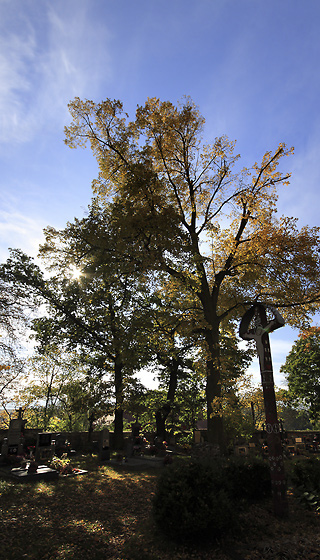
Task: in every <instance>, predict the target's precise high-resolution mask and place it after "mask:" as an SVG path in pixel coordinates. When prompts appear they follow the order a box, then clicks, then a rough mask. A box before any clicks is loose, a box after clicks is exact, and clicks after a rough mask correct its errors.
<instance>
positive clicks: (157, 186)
mask: <svg viewBox="0 0 320 560" xmlns="http://www.w3.org/2000/svg"><path fill="white" fill-rule="evenodd" d="M69 108H70V112H71V116H72V123H71V125H70V126H69V127H67V128H66V143H67V145H69V146H70V147H72V148H75V147H77V146H82V147H85V146H86V145H87V144H90V146H91V149H92V151H93V154H94V156H95V157H96V159H97V162H98V165H99V176H98V178H97V179H96V180H94V181H93V191H94V198H93V200H92V204H91V206H90V208H89V209H88V212H87V215H86V216H85V217H84V218H82V219H75V220H74V221H73V222H72V223H68V224H67V225H66V227H65V228H64V229H62V230H56V229H54V228H53V227H48V228H47V229H46V230H45V243H44V244H43V245H42V246H41V247H40V258H41V260H42V263H43V268H40V267H39V266H37V265H36V264H35V262H34V260H33V259H32V258H30V257H28V256H27V255H25V254H24V253H22V252H21V251H20V250H13V251H12V252H11V256H10V258H9V259H8V260H7V262H6V263H4V264H3V265H2V266H1V269H0V279H1V282H2V285H3V286H2V287H3V294H4V295H3V299H2V300H1V302H0V304H1V317H0V319H1V322H2V326H3V329H4V332H6V333H7V335H8V336H9V337H10V336H11V335H12V333H13V331H14V323H15V321H16V319H18V318H19V317H21V316H22V315H23V313H24V314H26V313H29V314H30V313H34V311H35V310H36V309H37V310H38V313H37V316H36V318H33V320H32V321H31V325H30V326H31V328H32V331H33V336H34V338H35V342H36V353H35V356H34V358H33V359H32V360H31V361H30V362H29V363H28V369H27V370H25V372H27V373H28V378H27V380H26V384H25V386H24V387H23V386H22V387H19V390H18V391H19V393H17V392H16V391H17V390H15V389H14V378H13V377H14V375H15V374H14V373H13V372H14V371H16V369H15V367H13V362H12V363H11V365H10V369H6V368H7V367H8V364H7V362H6V360H7V357H8V354H6V356H5V352H4V350H3V352H4V353H3V365H4V368H3V369H2V371H1V374H2V379H3V386H4V388H5V387H7V388H9V385H10V383H11V387H12V391H13V393H14V394H15V395H17V394H19V398H20V402H21V403H24V404H25V406H26V407H28V410H29V411H31V409H32V410H33V414H34V417H33V419H31V417H30V422H37V421H38V422H39V421H40V420H39V418H41V422H42V423H43V426H45V427H48V428H49V427H50V429H51V426H53V423H54V421H55V420H54V419H55V418H57V419H58V420H57V421H59V422H60V421H63V422H65V425H66V426H67V425H69V427H70V428H71V427H73V429H74V428H75V427H76V426H80V425H81V422H82V423H83V422H88V426H89V430H92V427H93V424H94V422H95V421H97V419H98V418H101V417H102V416H106V415H107V414H109V413H110V412H113V413H114V432H115V442H116V445H117V446H118V447H121V446H122V445H123V427H124V424H123V414H124V411H125V410H128V411H129V409H131V411H133V412H134V413H135V414H139V415H140V416H141V415H146V422H149V419H148V418H147V417H148V414H150V413H151V414H152V415H153V418H154V421H155V423H156V430H157V433H158V435H159V437H162V438H164V437H165V435H166V427H167V425H169V423H170V422H171V424H172V425H173V426H174V424H175V422H176V419H177V418H179V422H180V431H181V426H183V425H186V426H188V429H191V428H192V427H193V425H194V422H195V420H196V419H197V418H198V417H201V416H203V414H204V409H205V417H206V419H207V424H208V440H209V442H210V443H212V444H216V445H219V446H220V447H221V448H223V447H224V446H225V441H226V437H227V436H228V433H229V432H230V433H233V432H234V431H236V430H237V429H238V431H239V430H240V431H241V430H242V427H241V426H242V424H243V425H245V423H246V421H247V420H248V418H250V414H249V415H248V414H247V412H248V410H249V409H250V410H251V411H252V410H253V411H255V412H254V414H255V415H256V416H255V419H256V421H257V418H258V416H257V410H258V405H257V403H256V406H255V405H254V399H255V398H256V397H257V398H258V394H259V391H258V390H255V391H253V392H252V390H248V389H247V391H242V390H241V384H242V380H243V375H244V373H245V371H246V369H247V367H248V365H249V363H250V360H251V357H252V352H253V348H252V347H250V346H248V348H247V349H245V350H244V349H243V348H241V347H239V345H238V339H237V329H238V323H239V319H240V318H241V316H242V315H243V313H244V311H245V310H246V309H247V307H248V306H249V305H251V304H252V302H253V301H257V300H259V301H262V302H264V303H265V304H267V305H268V304H269V305H272V306H275V307H278V308H281V313H282V314H283V315H284V316H285V318H286V321H287V323H288V324H290V325H293V326H298V327H301V326H302V327H304V326H307V325H308V322H309V321H310V318H311V317H312V315H313V314H314V313H315V312H317V310H318V308H319V302H320V274H319V272H320V270H319V268H320V267H319V251H320V243H319V228H309V227H304V228H302V229H301V230H299V229H298V226H297V221H296V220H295V219H293V218H287V217H281V218H278V216H277V213H276V200H277V189H278V188H280V187H283V186H286V185H288V183H289V174H287V173H285V172H282V171H281V170H279V168H281V164H282V159H283V157H284V156H287V155H289V154H290V153H291V152H292V150H288V149H287V148H286V146H285V145H284V144H280V145H279V147H278V148H277V149H276V150H275V151H274V152H271V151H268V152H266V153H265V154H264V156H263V158H262V160H261V163H259V164H258V163H254V164H253V166H252V167H251V168H250V169H247V168H244V169H241V170H237V165H238V160H239V156H238V155H235V153H234V150H235V143H234V142H230V141H229V140H228V138H227V137H225V136H222V137H220V138H216V139H215V140H214V142H213V143H212V144H205V143H204V142H203V139H202V134H203V130H204V129H203V127H204V119H203V117H202V116H201V115H200V113H199V111H198V109H197V107H196V106H195V105H194V104H193V102H192V101H191V100H190V99H188V98H186V99H184V100H183V101H182V103H181V104H180V105H178V106H174V105H173V104H172V103H170V102H160V101H159V100H158V99H148V100H147V102H146V104H145V105H144V106H142V107H138V108H137V112H136V118H135V120H133V121H129V117H128V115H126V113H125V112H124V110H123V107H122V104H121V103H120V102H119V101H112V100H109V99H107V100H106V101H104V102H102V103H94V102H92V101H88V100H85V101H81V100H80V99H78V98H76V99H75V100H74V101H73V102H72V103H70V106H69ZM287 188H288V187H287ZM26 310H28V311H26ZM42 311H43V313H42ZM11 338H12V336H11ZM7 346H8V348H9V347H10V348H11V347H12V346H10V345H7ZM11 357H12V359H13V354H11ZM287 365H288V364H287ZM288 367H289V365H288ZM141 369H145V370H149V371H150V375H152V370H155V371H156V374H157V376H158V378H159V382H160V388H159V390H158V391H148V390H146V389H145V388H144V387H143V386H141V384H140V383H138V382H137V380H136V374H137V373H138V372H139V371H141ZM6 376H7V379H8V384H7V385H6ZM288 379H289V381H290V375H289V378H288ZM290 383H291V381H290ZM291 385H292V388H293V387H295V388H296V387H297V386H299V387H300V388H301V387H302V384H300V385H299V384H298V385H296V384H291ZM250 391H251V392H250ZM289 392H290V391H289ZM294 392H297V391H296V389H294V390H293V392H292V391H291V392H290V395H289V397H288V395H287V394H285V393H284V392H282V393H281V395H280V393H279V399H280V401H279V402H283V407H284V409H287V408H288V406H289V402H290V401H289V400H288V398H290V399H292V395H293V393H294ZM7 394H8V391H7ZM191 395H193V397H192V398H191ZM246 395H247V396H246ZM250 395H251V397H250ZM0 396H1V393H0ZM248 396H249V398H251V400H250V407H249V406H248V402H249V401H246V398H247V397H248ZM281 399H282V401H281ZM258 400H259V399H258ZM35 402H38V403H39V407H40V408H39V411H38V412H37V408H36V407H35V406H34V403H35ZM308 402H309V401H308V400H307V399H306V398H305V399H304V400H303V401H302V402H299V403H298V405H297V406H298V409H295V410H296V412H295V414H296V416H299V418H300V417H301V418H302V416H303V411H304V408H303V406H304V405H306V404H307V403H308ZM251 403H253V406H251ZM299 407H300V408H299ZM301 407H302V408H301ZM291 408H292V407H291ZM314 410H315V411H316V413H315V414H314ZM30 414H31V412H30ZM37 414H38V416H37ZM188 415H189V416H188ZM301 415H302V416H301ZM62 418H64V420H62ZM84 418H85V420H84ZM312 420H314V421H316V420H317V408H315V409H312ZM150 421H151V420H150ZM248 422H249V423H250V425H251V426H252V424H253V422H252V416H251V419H250V420H248ZM68 423H69V424H68ZM82 425H83V424H82ZM232 426H233V428H232ZM237 427H238V428H237ZM232 430H233V432H232Z"/></svg>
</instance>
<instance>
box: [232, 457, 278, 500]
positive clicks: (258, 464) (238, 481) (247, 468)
mask: <svg viewBox="0 0 320 560" xmlns="http://www.w3.org/2000/svg"><path fill="white" fill-rule="evenodd" d="M224 485H225V487H226V488H228V491H229V493H230V495H231V496H232V498H233V499H234V500H236V501H238V500H247V501H258V500H263V499H265V498H267V497H269V496H271V477H270V467H269V464H268V463H267V462H266V461H262V460H260V459H257V458H252V459H232V460H230V461H229V462H228V463H227V465H226V467H225V469H224Z"/></svg>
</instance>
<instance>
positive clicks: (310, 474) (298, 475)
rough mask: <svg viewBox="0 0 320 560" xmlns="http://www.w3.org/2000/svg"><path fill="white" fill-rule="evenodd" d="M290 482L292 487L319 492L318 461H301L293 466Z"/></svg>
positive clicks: (319, 463) (319, 471)
mask: <svg viewBox="0 0 320 560" xmlns="http://www.w3.org/2000/svg"><path fill="white" fill-rule="evenodd" d="M291 480H292V483H293V484H294V486H296V487H302V488H304V489H305V490H310V491H315V492H318V493H319V492H320V461H319V459H313V458H312V459H303V460H300V461H298V462H296V463H294V464H293V466H292V472H291Z"/></svg>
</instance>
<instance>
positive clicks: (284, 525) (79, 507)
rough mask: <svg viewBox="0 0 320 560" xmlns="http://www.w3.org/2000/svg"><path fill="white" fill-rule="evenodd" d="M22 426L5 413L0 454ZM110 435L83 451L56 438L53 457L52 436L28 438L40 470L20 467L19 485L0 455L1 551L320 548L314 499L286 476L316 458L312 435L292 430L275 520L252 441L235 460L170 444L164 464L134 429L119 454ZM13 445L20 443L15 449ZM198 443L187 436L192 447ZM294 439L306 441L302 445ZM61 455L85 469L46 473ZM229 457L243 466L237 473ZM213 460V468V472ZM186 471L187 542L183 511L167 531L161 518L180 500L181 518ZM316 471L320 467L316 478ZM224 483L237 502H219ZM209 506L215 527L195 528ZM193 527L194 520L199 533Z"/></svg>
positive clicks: (202, 554) (311, 552)
mask: <svg viewBox="0 0 320 560" xmlns="http://www.w3.org/2000/svg"><path fill="white" fill-rule="evenodd" d="M15 420H19V418H17V419H15ZM20 422H21V420H20ZM20 428H21V423H20V424H19V423H18V422H17V421H16V422H14V421H13V424H12V426H11V429H10V428H9V430H8V433H7V438H4V439H5V440H7V441H4V443H3V444H2V450H1V456H2V459H3V454H4V453H6V452H7V451H6V450H7V449H8V451H9V449H10V453H12V454H13V455H15V452H14V451H15V449H17V453H18V452H19V453H20V452H21V446H23V441H21V440H22V438H21V434H20V433H18V430H20ZM25 434H26V431H25ZM98 435H99V438H100V439H98ZM110 435H111V434H110V433H109V432H108V430H102V431H101V432H99V433H97V434H95V438H94V439H95V440H96V441H97V443H98V446H94V449H92V450H91V452H90V453H88V452H84V449H82V450H81V451H79V450H77V449H73V445H69V444H68V445H67V446H66V447H67V450H66V449H65V447H64V448H63V449H61V447H63V446H62V445H61V446H60V451H58V453H59V455H60V457H58V456H57V455H54V447H55V445H56V441H57V440H55V439H54V438H53V437H52V434H48V433H39V434H38V435H37V440H36V444H35V446H31V447H32V448H33V449H31V450H30V451H31V454H32V455H33V456H34V460H35V461H36V463H37V464H38V465H39V466H38V468H37V471H38V475H37V476H38V478H37V477H36V476H35V474H34V473H30V474H28V476H29V477H30V478H29V480H30V483H29V484H22V485H21V484H19V482H21V479H20V480H19V479H18V478H14V477H12V476H8V471H7V473H6V472H5V469H4V467H3V463H2V466H1V468H0V488H1V496H0V502H1V508H2V512H3V513H2V517H1V519H0V529H1V531H2V539H1V543H0V552H1V554H2V556H1V557H3V558H6V559H7V558H8V560H9V559H17V558H21V557H26V558H30V559H39V560H40V558H53V557H61V558H66V559H67V558H72V559H73V560H78V559H79V558H85V559H86V558H87V559H89V558H90V559H93V560H94V559H98V558H111V559H113V560H119V558H121V559H128V560H130V559H131V560H135V559H137V558H145V559H148V560H151V559H153V558H157V559H159V560H169V558H170V559H171V558H180V559H182V560H189V559H192V558H195V557H197V558H203V559H204V560H205V559H211V558H215V559H217V560H233V559H234V558H236V557H238V558H246V559H248V560H256V558H261V559H262V558H266V559H268V558H271V559H274V560H276V559H279V558H292V559H294V558H297V559H298V558H306V559H316V558H317V556H316V555H315V554H316V552H315V551H317V550H318V548H317V547H319V546H320V539H319V532H318V531H317V530H316V527H317V526H318V524H319V517H318V514H317V511H316V508H315V507H313V508H312V507H307V505H306V504H305V503H303V502H302V501H301V500H300V501H299V500H298V495H297V493H296V489H295V487H294V484H293V480H294V476H296V477H300V479H299V480H300V481H301V480H302V479H303V473H301V471H299V470H298V469H296V470H295V465H296V464H298V465H300V464H309V461H310V460H311V461H312V460H313V459H314V457H319V454H318V452H314V451H313V450H311V448H308V445H309V443H308V442H307V441H306V438H307V437H309V438H310V434H309V436H306V435H301V434H300V437H296V436H297V434H294V435H293V436H292V437H293V438H294V439H295V440H297V439H298V440H302V441H301V442H300V441H296V442H295V446H296V447H295V448H296V449H297V450H298V449H300V453H301V455H291V456H290V457H288V458H287V459H286V470H287V472H290V477H291V479H290V482H289V491H288V500H289V511H290V515H289V517H288V518H285V519H279V518H276V517H275V516H274V513H273V508H272V500H271V494H270V490H269V489H270V480H269V482H268V462H267V461H266V460H265V461H263V460H260V462H259V461H258V462H257V463H255V461H254V460H248V459H249V458H251V459H252V458H254V454H255V451H256V448H253V447H250V446H249V445H248V446H247V451H246V452H245V453H244V454H241V453H240V454H239V455H238V456H236V455H235V456H234V460H235V463H233V462H232V460H230V461H227V462H225V460H224V459H223V458H217V457H215V458H214V457H212V455H208V454H207V455H206V456H205V454H204V453H203V455H202V456H201V457H197V458H193V459H192V458H191V457H190V456H187V455H182V454H179V453H175V452H173V461H172V463H169V464H168V463H166V464H165V461H164V459H165V457H166V452H165V451H164V450H162V451H161V453H160V457H159V455H151V454H149V455H147V454H146V455H143V450H142V449H140V448H137V449H135V450H134V449H133V448H134V447H135V446H136V445H137V441H136V439H135V438H136V437H137V435H136V432H135V430H134V427H133V429H132V433H131V435H130V441H129V443H130V445H128V446H127V449H126V452H127V454H128V452H129V451H130V452H131V456H130V457H129V456H128V455H125V453H123V454H121V453H119V452H116V450H113V449H110V441H111V439H112V437H110ZM258 435H262V434H258ZM286 435H288V434H286ZM128 436H129V434H128ZM290 438H291V435H290ZM258 439H259V438H258ZM260 439H262V438H260ZM71 440H72V437H71V434H68V441H71ZM78 441H80V439H79V438H78ZM64 443H65V439H64ZM290 443H291V441H290ZM19 445H20V447H19V448H17V447H16V448H15V447H13V446H19ZM197 445H198V444H196V443H195V445H194V447H195V448H196V446H197ZM301 445H304V446H305V447H304V448H301V447H300V446H301ZM202 446H203V449H205V448H206V444H205V443H203V444H202ZM137 447H138V446H137ZM58 450H59V447H58ZM61 451H63V453H62V454H61ZM161 455H162V456H161ZM68 460H69V461H70V464H71V465H72V466H73V467H72V468H75V469H78V471H79V472H84V473H85V474H84V475H83V476H71V477H70V476H69V475H68V473H66V474H65V475H63V474H61V471H60V474H58V471H56V475H55V477H52V478H50V477H49V478H47V477H46V476H45V473H44V472H43V469H44V467H43V466H42V465H49V464H52V463H54V462H56V465H57V463H58V462H60V465H63V461H66V463H65V464H68V463H67V461H68ZM237 461H240V463H241V465H242V466H241V473H240V470H239V464H238V463H237ZM28 462H29V461H28V458H27V463H28ZM150 463H153V465H155V464H157V467H158V468H150V466H149V465H150ZM30 464H32V461H30ZM318 464H319V461H318ZM133 465H135V466H133ZM10 468H11V467H10ZM15 468H16V467H14V468H13V470H14V469H15ZM20 468H22V467H20ZM47 468H50V467H47ZM217 468H218V470H219V472H220V474H217ZM248 469H249V470H248ZM50 470H55V469H50ZM189 471H190V474H191V477H192V481H193V483H192V486H191V487H192V488H193V489H194V490H193V491H194V492H195V496H194V498H192V497H191V500H192V501H193V500H195V502H194V503H193V505H192V508H193V511H194V513H195V515H194V518H193V521H192V526H191V527H189V528H188V530H189V531H190V535H192V539H191V540H190V538H189V540H188V538H186V537H185V534H184V532H183V531H182V529H180V527H181V518H180V522H179V525H178V526H176V529H175V534H174V535H173V534H172V530H170V529H169V528H168V526H166V524H165V523H164V522H163V519H162V518H161V513H162V512H163V511H165V512H167V513H166V515H165V519H168V511H169V512H172V513H173V514H174V515H176V514H175V513H174V512H175V511H176V509H177V508H178V510H179V511H180V513H181V515H182V519H183V507H184V506H185V504H186V503H188V502H187V495H189V494H190V486H189V485H190V482H188V478H187V477H188V476H189V474H188V473H189ZM212 473H214V475H212ZM221 473H224V474H223V475H222V474H221ZM239 473H240V474H239ZM319 473H320V471H318V476H319ZM69 474H70V473H69ZM212 476H213V479H212ZM248 477H249V478H248ZM212 480H216V481H217V480H218V481H219V482H218V483H219V489H220V490H218V489H217V487H216V486H215V485H214V486H213V487H212V488H213V489H215V492H214V494H213V495H212V494H211V490H210V491H209V489H210V488H211V486H210V484H211V483H210V484H209V482H210V481H212ZM248 481H249V482H248ZM216 483H217V482H215V484H216ZM176 484H179V488H180V492H182V494H181V498H179V497H178V494H175V493H172V492H168V491H167V490H166V489H168V488H169V487H174V486H175V485H176ZM185 484H187V486H188V488H189V489H188V492H187V494H185V495H184V491H185V489H184V488H186V491H187V487H185V486H184V485H185ZM203 484H205V486H206V488H207V492H206V499H207V500H208V504H210V509H209V510H207V509H206V507H207V506H206V503H205V501H204V502H201V506H200V510H199V511H198V510H197V507H198V508H199V506H197V496H198V495H199V494H198V492H199V489H200V488H201V487H202V485H203ZM231 487H232V494H233V496H234V497H235V498H236V502H235V503H237V504H238V505H237V507H235V506H231V505H228V503H229V502H225V501H224V500H225V498H224V497H223V496H226V495H227V494H228V492H229V491H230V488H231ZM222 488H225V490H224V492H225V494H221V489H222ZM249 490H250V492H249ZM174 496H176V497H174ZM214 496H218V498H214ZM219 496H220V497H219ZM179 500H182V501H181V502H180V501H179ZM216 500H218V501H216ZM221 500H222V501H221ZM199 503H200V502H199ZM232 503H233V502H232ZM159 504H161V507H160V506H159ZM183 504H184V506H183ZM230 504H231V503H230ZM239 504H240V505H241V507H240V509H239V508H238V506H239ZM226 508H227V509H226ZM167 510H168V511H167ZM197 511H198V513H196V512H197ZM223 511H227V512H228V516H227V517H226V518H223V517H222V512H223ZM209 513H210V515H211V518H212V520H215V522H214V523H215V524H214V526H215V527H219V526H220V525H221V523H222V521H221V520H223V519H224V521H223V523H224V525H221V527H222V529H223V530H222V533H220V534H219V533H217V534H213V535H211V536H210V537H209V538H208V536H207V535H206V534H205V532H203V527H202V523H203V522H204V521H205V519H206V516H208V514H209ZM217 515H218V518H217ZM217 519H219V523H217ZM174 521H175V518H173V522H174ZM53 527H55V529H54V530H52V528H53ZM192 528H196V531H197V535H195V534H194V531H192ZM266 528H267V530H266ZM8 529H10V530H8ZM179 530H180V531H182V533H181V535H182V537H183V538H182V540H181V539H180V540H179V538H178V539H177V536H178V537H179V534H180V533H179ZM34 534H36V535H37V539H36V540H35V539H34V538H33V536H32V535H34ZM235 554H238V556H235ZM285 554H287V556H285ZM23 555H24V556H23ZM281 555H282V556H281Z"/></svg>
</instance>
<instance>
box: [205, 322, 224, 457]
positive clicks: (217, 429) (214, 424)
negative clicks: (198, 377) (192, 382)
mask: <svg viewBox="0 0 320 560" xmlns="http://www.w3.org/2000/svg"><path fill="white" fill-rule="evenodd" d="M205 337H206V342H207V350H208V358H207V363H206V368H207V372H206V373H207V386H206V399H207V422H208V425H207V435H208V442H209V443H211V444H213V445H217V446H219V449H220V451H223V449H224V436H223V418H222V403H221V383H220V347H219V326H218V325H216V326H215V328H213V329H212V330H210V331H207V332H206V335H205Z"/></svg>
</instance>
